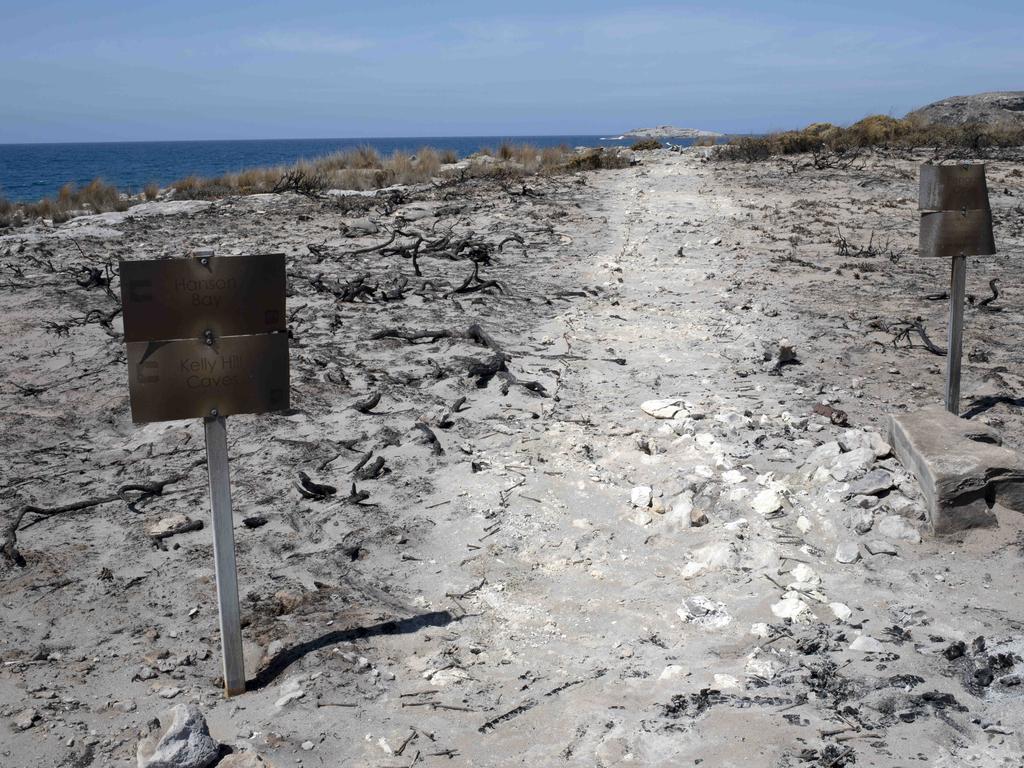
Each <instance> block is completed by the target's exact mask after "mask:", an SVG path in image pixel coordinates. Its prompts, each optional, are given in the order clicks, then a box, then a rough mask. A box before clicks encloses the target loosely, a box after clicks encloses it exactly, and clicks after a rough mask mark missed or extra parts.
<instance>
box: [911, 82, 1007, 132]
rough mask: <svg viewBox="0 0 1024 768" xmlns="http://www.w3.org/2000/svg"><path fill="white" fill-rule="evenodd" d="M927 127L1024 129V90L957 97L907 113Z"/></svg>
mask: <svg viewBox="0 0 1024 768" xmlns="http://www.w3.org/2000/svg"><path fill="white" fill-rule="evenodd" d="M907 118H908V119H915V120H919V121H921V122H923V123H925V124H927V125H991V126H999V127H1005V128H1024V91H991V92H989V93H976V94H974V95H973V96H953V97H951V98H948V99H943V100H942V101H936V102H935V103H934V104H929V105H928V106H926V107H921V108H920V109H915V110H914V111H913V112H909V113H907Z"/></svg>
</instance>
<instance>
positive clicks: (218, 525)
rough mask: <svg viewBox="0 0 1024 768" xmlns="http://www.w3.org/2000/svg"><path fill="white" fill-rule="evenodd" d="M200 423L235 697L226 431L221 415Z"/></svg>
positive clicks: (237, 648)
mask: <svg viewBox="0 0 1024 768" xmlns="http://www.w3.org/2000/svg"><path fill="white" fill-rule="evenodd" d="M214 413H216V412H214ZM203 426H204V428H205V430H206V463H207V468H208V469H209V472H210V503H211V505H212V507H213V563H214V568H215V570H216V574H217V603H218V606H219V608H220V639H221V646H222V649H223V653H224V695H225V696H237V695H238V694H240V693H245V668H244V664H243V660H242V623H241V615H240V613H241V612H240V610H239V607H238V573H237V570H236V568H235V531H234V523H233V520H232V515H231V478H230V475H229V474H228V431H227V424H226V423H225V421H224V417H223V416H216V415H214V416H207V417H206V418H204V419H203Z"/></svg>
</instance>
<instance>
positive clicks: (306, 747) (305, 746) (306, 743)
mask: <svg viewBox="0 0 1024 768" xmlns="http://www.w3.org/2000/svg"><path fill="white" fill-rule="evenodd" d="M315 746H316V745H315V744H314V743H313V742H312V741H304V742H302V749H303V751H305V752H309V750H311V749H312V748H313V747H315Z"/></svg>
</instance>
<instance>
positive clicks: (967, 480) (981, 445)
mask: <svg viewBox="0 0 1024 768" xmlns="http://www.w3.org/2000/svg"><path fill="white" fill-rule="evenodd" d="M888 431H889V434H888V437H889V443H890V444H891V445H892V447H893V451H894V452H895V454H896V456H897V458H899V460H900V462H901V463H902V464H903V466H904V467H906V468H907V469H908V470H909V471H910V472H911V473H912V474H913V475H914V477H916V478H917V482H918V483H919V484H920V486H921V490H922V492H923V493H924V497H925V502H926V504H927V507H928V513H929V520H930V521H931V528H932V532H933V533H936V534H947V533H954V532H956V531H962V530H965V529H967V528H976V527H979V526H988V525H995V524H996V517H995V514H994V513H993V511H992V507H993V505H994V504H995V503H996V502H998V503H1000V504H1002V505H1003V506H1004V507H1008V508H1010V509H1014V510H1017V511H1024V461H1022V460H1021V457H1020V456H1019V455H1018V454H1017V453H1016V452H1015V451H1012V450H1010V449H1009V448H1004V447H1003V446H1002V445H1001V443H1002V440H1001V438H1000V437H999V435H998V434H997V433H996V432H995V431H994V430H992V429H991V428H990V427H988V426H986V425H985V424H979V423H976V422H970V421H966V420H964V419H961V418H959V417H958V416H955V415H953V414H951V413H949V412H948V411H946V410H945V409H943V408H940V407H937V406H933V407H928V408H922V409H921V410H919V411H914V412H913V413H905V414H900V415H897V416H890V417H889V420H888Z"/></svg>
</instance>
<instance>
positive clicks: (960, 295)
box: [946, 253, 967, 416]
mask: <svg viewBox="0 0 1024 768" xmlns="http://www.w3.org/2000/svg"><path fill="white" fill-rule="evenodd" d="M966 284H967V257H966V256H964V255H963V254H962V253H961V254H960V255H959V256H954V257H953V269H952V274H951V275H950V279H949V353H948V354H949V361H948V365H947V366H946V410H947V411H949V412H950V413H952V414H955V415H957V416H959V415H960V355H961V348H962V346H963V339H964V292H965V291H966Z"/></svg>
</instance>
